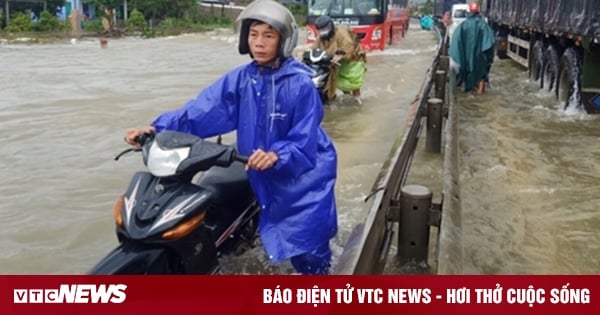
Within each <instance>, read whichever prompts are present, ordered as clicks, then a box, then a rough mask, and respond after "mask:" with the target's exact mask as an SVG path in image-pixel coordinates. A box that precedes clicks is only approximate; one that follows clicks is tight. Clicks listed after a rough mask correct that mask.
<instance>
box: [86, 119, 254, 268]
mask: <svg viewBox="0 0 600 315" xmlns="http://www.w3.org/2000/svg"><path fill="white" fill-rule="evenodd" d="M136 141H137V142H138V143H139V144H140V147H139V148H129V149H127V150H125V151H123V152H121V153H120V154H119V155H117V156H116V157H115V160H118V159H119V158H120V157H121V156H123V155H124V154H126V153H128V152H132V151H137V152H139V151H141V152H142V158H143V162H144V164H145V165H146V167H147V169H148V171H140V172H136V173H135V174H134V175H133V177H132V179H131V182H130V184H129V187H128V188H127V190H126V192H125V194H124V195H122V196H121V197H119V198H118V200H117V202H116V203H115V206H114V219H115V223H116V234H117V239H118V241H119V245H118V246H117V247H116V248H115V249H113V250H112V251H111V252H110V253H108V254H107V255H106V256H105V257H104V258H103V259H102V260H101V261H100V262H98V263H97V264H96V265H95V266H94V267H93V268H92V269H91V270H90V271H89V272H88V274H103V275H105V274H217V273H219V270H220V268H219V258H220V257H221V256H222V255H227V254H237V255H239V254H241V253H243V252H244V251H245V250H247V249H249V248H251V247H254V245H255V240H256V239H257V226H258V216H259V212H260V207H259V206H258V204H257V202H256V200H255V197H254V194H253V192H252V190H251V188H250V184H249V182H248V179H247V175H246V170H245V163H246V162H247V160H248V157H245V156H242V155H239V154H238V153H237V151H236V150H235V149H234V148H233V147H231V146H228V145H223V144H221V142H220V137H219V140H218V141H216V142H212V141H206V140H203V139H201V138H199V137H196V136H194V135H190V134H187V133H181V132H174V131H163V132H160V133H158V134H144V135H143V136H141V137H138V138H137V139H136Z"/></svg>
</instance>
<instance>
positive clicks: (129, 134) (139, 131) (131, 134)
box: [124, 126, 156, 147]
mask: <svg viewBox="0 0 600 315" xmlns="http://www.w3.org/2000/svg"><path fill="white" fill-rule="evenodd" d="M155 131H156V130H155V129H154V127H153V126H146V127H144V128H129V129H127V130H126V131H125V138H124V140H125V142H126V143H127V144H130V145H133V146H136V147H137V146H140V144H139V143H137V142H136V141H135V140H136V138H137V137H139V136H141V135H143V134H144V133H154V132H155Z"/></svg>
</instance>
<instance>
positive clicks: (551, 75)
mask: <svg viewBox="0 0 600 315" xmlns="http://www.w3.org/2000/svg"><path fill="white" fill-rule="evenodd" d="M559 62H560V60H559V59H558V52H557V51H556V48H554V46H552V45H550V46H548V48H546V51H545V52H544V61H543V68H542V69H543V71H542V81H541V83H540V85H541V87H542V88H543V89H546V90H548V91H553V90H555V89H556V81H557V80H558V66H559Z"/></svg>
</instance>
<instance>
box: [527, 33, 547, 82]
mask: <svg viewBox="0 0 600 315" xmlns="http://www.w3.org/2000/svg"><path fill="white" fill-rule="evenodd" d="M530 60H531V62H530V64H529V78H530V79H532V80H535V81H538V80H540V78H541V77H542V70H543V68H544V43H543V42H542V41H541V40H537V41H535V43H534V44H533V48H532V50H531V59H530ZM540 84H541V83H540Z"/></svg>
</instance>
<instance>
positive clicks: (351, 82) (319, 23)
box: [314, 15, 367, 103]
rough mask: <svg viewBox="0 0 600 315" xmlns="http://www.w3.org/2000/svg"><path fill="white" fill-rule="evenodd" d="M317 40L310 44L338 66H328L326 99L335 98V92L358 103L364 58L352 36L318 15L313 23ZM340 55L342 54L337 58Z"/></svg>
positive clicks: (342, 28) (358, 44)
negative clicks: (350, 95) (328, 56)
mask: <svg viewBox="0 0 600 315" xmlns="http://www.w3.org/2000/svg"><path fill="white" fill-rule="evenodd" d="M315 26H316V27H317V30H318V32H319V37H318V39H317V41H316V42H315V43H314V47H315V48H319V49H321V50H324V51H326V52H327V53H328V54H329V55H332V56H334V60H336V61H338V62H339V63H340V66H339V67H338V66H335V65H332V67H331V68H330V72H329V73H330V74H329V81H327V94H328V95H327V99H329V100H332V99H334V98H335V92H336V90H337V89H339V90H341V91H343V92H344V93H352V95H353V96H354V97H355V98H356V99H357V100H358V101H359V103H360V102H361V100H360V87H361V86H362V84H363V83H364V78H365V72H366V71H367V69H366V67H365V63H366V61H367V58H366V54H365V53H364V52H363V51H362V49H361V47H360V41H359V40H358V39H357V38H356V34H354V32H352V30H350V28H349V27H348V26H347V25H334V23H333V20H332V19H331V18H330V17H329V16H327V15H321V16H319V17H318V18H317V19H316V20H315ZM340 51H343V52H344V53H343V54H339V52H340Z"/></svg>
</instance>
